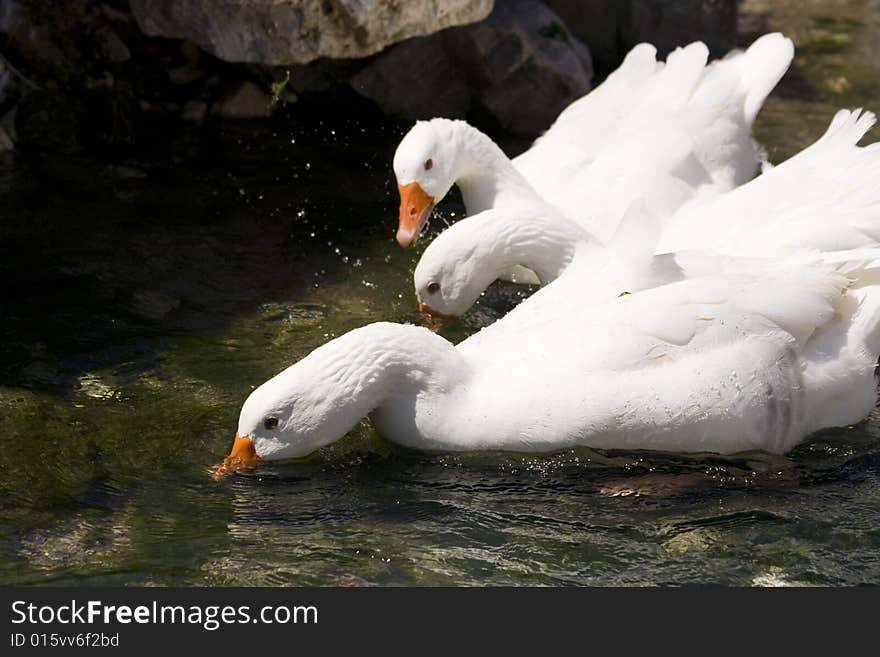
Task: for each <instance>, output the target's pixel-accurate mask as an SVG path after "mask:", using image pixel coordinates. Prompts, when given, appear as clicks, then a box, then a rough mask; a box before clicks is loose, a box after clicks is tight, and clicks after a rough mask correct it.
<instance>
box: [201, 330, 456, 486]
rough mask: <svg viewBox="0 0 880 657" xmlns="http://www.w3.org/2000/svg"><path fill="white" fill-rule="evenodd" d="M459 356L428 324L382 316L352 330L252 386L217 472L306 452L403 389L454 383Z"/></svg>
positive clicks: (329, 440) (444, 386) (344, 430)
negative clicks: (417, 324) (385, 319)
mask: <svg viewBox="0 0 880 657" xmlns="http://www.w3.org/2000/svg"><path fill="white" fill-rule="evenodd" d="M459 360H460V359H459V356H458V354H457V352H456V351H455V348H454V347H453V346H452V345H451V344H450V343H449V342H447V341H446V340H444V339H443V338H441V337H440V336H438V335H435V334H434V333H431V332H430V331H428V330H427V329H425V328H423V327H417V326H412V325H405V324H394V323H390V322H376V323H374V324H369V325H367V326H364V327H361V328H357V329H354V330H352V331H349V332H348V333H345V334H344V335H341V336H340V337H338V338H335V339H333V340H331V341H330V342H328V343H326V344H324V345H322V346H320V347H318V348H317V349H315V350H314V351H312V352H311V353H310V354H309V355H308V356H306V357H305V358H303V359H302V360H300V361H299V362H297V363H294V364H293V365H291V366H290V367H288V368H287V369H285V370H283V371H282V372H280V373H278V374H276V375H275V376H274V377H272V378H271V379H269V380H268V381H266V382H265V383H263V384H262V385H261V386H259V387H258V388H257V389H255V390H254V391H253V392H251V394H250V395H249V396H248V398H247V399H246V400H245V402H244V404H243V405H242V408H241V413H240V415H239V419H238V431H237V432H236V435H235V441H234V443H233V446H232V451H231V452H230V454H229V456H227V457H226V460H225V461H224V462H223V464H222V465H220V466H219V467H218V468H217V470H216V471H215V472H216V474H217V475H222V474H225V473H227V472H231V471H234V470H239V469H242V468H244V469H249V468H254V467H257V466H259V465H260V464H261V463H263V462H266V461H276V460H281V459H290V458H298V457H302V456H307V455H308V454H311V453H312V452H314V451H316V450H318V449H320V448H321V447H324V446H326V445H329V444H331V443H333V442H336V441H337V440H339V439H340V438H342V437H343V436H345V434H347V433H348V432H349V431H351V430H352V429H353V428H354V427H355V425H357V423H358V422H359V421H360V420H361V419H362V418H364V417H366V416H367V415H369V414H370V413H372V412H373V411H374V410H376V409H377V408H379V407H380V406H381V405H382V404H383V403H385V402H386V401H388V400H389V399H392V398H396V397H395V396H399V395H400V394H401V391H403V392H406V391H412V390H428V389H433V388H432V386H435V384H436V386H437V387H438V388H440V389H448V388H449V385H450V383H449V382H450V381H452V380H455V377H456V376H458V373H459V371H460V369H461V364H460V362H459ZM444 377H445V378H444ZM437 382H439V383H437Z"/></svg>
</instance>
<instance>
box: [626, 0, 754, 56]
mask: <svg viewBox="0 0 880 657" xmlns="http://www.w3.org/2000/svg"><path fill="white" fill-rule="evenodd" d="M630 5H631V10H630V11H631V12H632V14H631V23H630V32H629V38H628V42H629V43H630V44H632V45H635V44H636V43H639V42H641V41H650V42H651V43H653V44H654V45H655V46H657V50H658V52H659V53H660V55H661V56H665V55H666V53H668V52H670V51H671V50H673V49H675V48H676V47H677V46H681V45H684V44H686V43H690V42H691V41H696V40H698V39H699V40H700V41H703V42H704V43H705V44H706V45H707V46H708V47H709V52H710V54H711V55H712V57H721V56H723V55H726V54H727V53H728V52H729V51H730V50H731V49H732V48H733V47H734V46H735V45H736V15H737V9H738V6H739V0H631V2H630Z"/></svg>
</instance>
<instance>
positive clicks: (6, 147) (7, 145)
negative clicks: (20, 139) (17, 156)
mask: <svg viewBox="0 0 880 657" xmlns="http://www.w3.org/2000/svg"><path fill="white" fill-rule="evenodd" d="M13 150H15V144H14V143H13V142H12V138H11V137H10V136H9V135H7V134H6V130H4V129H3V128H0V153H6V152H7V151H13Z"/></svg>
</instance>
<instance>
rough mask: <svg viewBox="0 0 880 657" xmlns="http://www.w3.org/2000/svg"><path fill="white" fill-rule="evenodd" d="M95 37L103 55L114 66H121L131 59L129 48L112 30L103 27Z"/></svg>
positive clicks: (97, 31)
mask: <svg viewBox="0 0 880 657" xmlns="http://www.w3.org/2000/svg"><path fill="white" fill-rule="evenodd" d="M95 37H96V39H97V41H98V47H99V48H100V49H101V52H102V53H103V55H104V56H105V57H106V58H107V59H108V60H110V61H111V62H113V63H114V64H121V63H122V62H127V61H128V60H129V59H131V51H130V50H129V49H128V46H127V45H125V42H124V41H123V40H122V39H120V38H119V35H118V34H116V32H115V31H113V30H112V29H111V28H109V27H107V26H106V25H102V26H101V27H99V28H98V29H97V30H96V31H95Z"/></svg>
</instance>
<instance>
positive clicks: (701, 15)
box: [545, 0, 739, 72]
mask: <svg viewBox="0 0 880 657" xmlns="http://www.w3.org/2000/svg"><path fill="white" fill-rule="evenodd" d="M545 2H546V3H547V4H548V5H549V6H550V7H552V8H553V10H554V11H555V12H556V13H558V14H559V15H560V16H561V17H562V19H563V20H564V21H565V24H566V25H567V26H568V27H569V29H571V31H572V32H573V33H574V34H575V35H576V36H577V37H578V38H579V39H581V40H582V41H584V42H585V43H588V44H589V45H590V53H591V54H592V55H593V58H594V60H595V62H596V67H597V68H598V69H599V70H601V71H604V72H608V71H611V70H613V69H614V68H616V67H617V65H618V64H620V60H621V58H622V57H623V55H625V54H626V53H627V52H628V51H629V49H630V48H632V47H633V46H634V45H636V44H637V43H640V42H642V41H648V42H650V43H652V44H654V45H655V46H657V50H658V54H659V56H660V57H665V56H666V55H667V54H668V53H669V52H670V51H672V50H673V49H674V48H676V47H677V46H680V45H684V44H686V43H690V42H692V41H696V40H700V41H703V42H705V43H706V45H707V46H709V50H710V52H711V54H712V56H713V57H720V56H722V55H724V54H726V53H727V52H728V51H729V50H730V49H731V48H733V47H734V45H735V41H736V17H737V9H738V5H739V0H590V1H589V2H584V0H545Z"/></svg>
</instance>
